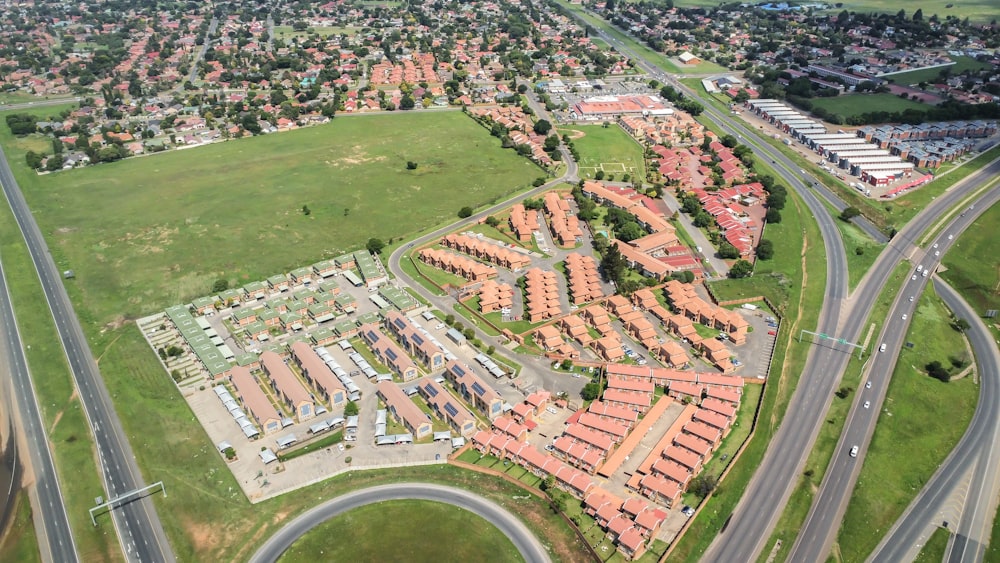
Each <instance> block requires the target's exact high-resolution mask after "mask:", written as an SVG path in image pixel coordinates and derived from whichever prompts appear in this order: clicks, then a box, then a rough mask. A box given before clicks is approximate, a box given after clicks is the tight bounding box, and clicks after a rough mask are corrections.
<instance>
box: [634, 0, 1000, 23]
mask: <svg viewBox="0 0 1000 563" xmlns="http://www.w3.org/2000/svg"><path fill="white" fill-rule="evenodd" d="M628 1H638V0H628ZM829 4H830V5H831V9H830V10H829V12H830V13H832V14H837V13H840V12H841V11H842V10H847V11H850V12H859V13H866V12H885V13H889V14H895V13H896V12H898V11H899V8H900V6H901V4H899V3H898V2H894V1H890V0H847V1H845V2H842V3H837V7H836V8H835V9H834V8H833V3H829ZM841 4H842V5H841ZM718 5H719V2H718V0H674V6H677V7H678V8H712V7H715V6H718ZM949 5H950V6H951V7H950V8H948V7H947V6H949ZM903 7H904V8H905V9H906V15H907V16H912V15H913V12H915V11H916V10H917V8H921V9H923V11H924V19H925V20H926V19H927V18H929V17H931V15H933V14H937V15H938V17H940V18H941V20H942V21H944V19H945V18H946V17H948V16H955V17H957V18H959V19H963V18H966V17H968V18H969V20H970V21H973V22H989V21H990V20H992V19H993V18H996V17H998V16H1000V10H998V9H997V6H996V3H995V2H994V1H993V0H958V1H955V0H919V1H918V2H914V3H912V4H906V5H904V6H903Z"/></svg>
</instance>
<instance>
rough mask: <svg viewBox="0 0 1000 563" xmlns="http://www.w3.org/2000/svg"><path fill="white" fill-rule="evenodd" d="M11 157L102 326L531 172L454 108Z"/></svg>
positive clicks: (486, 193) (352, 242)
mask: <svg viewBox="0 0 1000 563" xmlns="http://www.w3.org/2000/svg"><path fill="white" fill-rule="evenodd" d="M387 131H392V132H393V134H392V135H387V134H386V132H387ZM11 153H14V154H11ZM8 154H9V156H10V159H11V162H12V165H14V166H15V170H16V172H19V174H18V176H19V180H20V182H21V187H22V189H23V190H24V192H25V196H26V197H27V199H28V202H29V204H30V205H31V206H32V209H33V210H34V211H35V213H36V215H37V217H38V220H39V223H40V226H41V228H42V231H43V232H44V233H45V234H46V236H47V238H48V241H49V246H50V247H51V249H52V253H53V256H54V257H55V259H56V262H57V264H59V266H60V267H65V268H72V269H74V270H75V271H76V274H77V277H76V280H75V282H74V284H72V286H71V289H70V292H71V295H73V296H74V298H75V300H76V303H77V310H78V312H80V313H82V314H83V315H84V317H85V319H87V320H91V321H92V322H95V323H100V324H104V323H107V322H109V321H111V320H113V319H115V318H120V317H125V318H132V317H135V316H139V315H142V314H147V313H149V312H152V311H155V310H157V309H160V308H162V307H164V306H168V305H171V304H174V303H182V302H185V301H187V300H189V299H191V298H193V297H196V296H199V295H205V294H208V293H209V292H210V288H211V286H212V282H213V281H214V280H215V279H217V278H220V277H224V278H227V279H229V280H231V281H232V282H233V283H236V284H243V283H245V282H247V281H253V280H258V279H263V278H265V277H266V276H268V275H273V274H275V273H279V272H286V271H289V270H291V269H294V268H297V267H300V266H302V265H305V264H310V263H312V262H315V261H317V260H319V259H322V258H326V257H332V256H335V255H338V254H340V253H342V252H345V251H347V250H352V249H355V248H359V247H363V246H364V243H365V241H366V240H367V239H368V238H369V237H378V238H381V239H382V240H389V239H392V238H396V237H398V236H403V235H410V234H412V233H415V232H416V231H418V230H421V229H422V228H425V227H426V226H428V225H431V224H436V223H438V222H441V221H445V220H448V219H450V218H452V217H454V214H455V213H456V212H457V210H458V209H459V208H461V207H462V206H465V205H471V206H472V207H477V206H480V205H484V204H487V203H490V202H494V201H497V200H498V199H499V198H500V197H502V196H504V195H507V194H510V193H511V192H512V191H514V190H516V189H519V188H523V187H527V186H528V184H529V183H530V181H531V180H533V179H534V178H535V177H537V176H538V175H539V170H538V168H537V167H536V166H535V165H534V164H531V163H530V162H528V161H527V160H525V159H523V158H521V157H519V156H517V155H516V154H515V153H514V152H513V151H505V150H502V149H500V147H499V141H498V140H497V139H494V138H492V137H490V136H489V135H488V134H487V132H486V131H485V130H483V129H482V128H481V127H480V126H478V125H476V124H475V123H474V122H473V121H472V120H471V119H469V118H468V117H466V116H464V115H462V114H460V113H458V112H447V113H433V114H428V113H423V114H420V113H413V114H396V115H378V116H362V117H347V118H338V119H335V120H334V121H333V122H332V123H331V124H329V125H326V126H320V127H313V128H308V129H302V130H298V131H292V132H288V133H280V134H276V135H268V136H264V137H254V138H251V139H244V140H239V141H235V142H228V143H221V144H218V145H214V146H210V147H201V148H197V149H194V150H187V151H177V152H172V153H167V154H164V155H157V156H153V157H147V158H137V159H130V160H126V161H124V162H120V163H115V164H110V165H108V164H104V165H99V166H95V167H93V168H87V169H84V170H76V171H71V172H68V173H59V174H54V175H49V176H36V175H34V174H32V173H30V172H29V171H27V170H25V165H24V159H23V152H20V151H17V150H16V149H14V150H11V151H10V152H9V153H8ZM408 160H412V161H415V162H417V163H419V168H418V169H417V170H406V162H407V161H408ZM95 202H100V204H99V205H95ZM303 206H308V207H309V209H310V211H311V214H310V215H308V216H306V215H305V214H304V213H303V212H302V207H303ZM88 317H89V318H88Z"/></svg>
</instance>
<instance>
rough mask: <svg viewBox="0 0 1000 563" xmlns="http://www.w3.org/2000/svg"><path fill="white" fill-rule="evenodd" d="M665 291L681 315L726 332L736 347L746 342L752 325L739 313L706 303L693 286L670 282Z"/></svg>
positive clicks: (675, 281)
mask: <svg viewBox="0 0 1000 563" xmlns="http://www.w3.org/2000/svg"><path fill="white" fill-rule="evenodd" d="M663 289H664V293H665V294H666V297H667V301H668V302H669V303H670V305H671V307H673V308H674V310H676V311H677V312H678V313H679V314H681V315H684V316H685V317H688V318H689V319H691V320H692V321H694V322H698V323H701V324H703V325H705V326H707V327H709V328H714V329H716V330H720V331H723V332H725V333H726V335H727V337H728V338H729V339H730V340H732V341H733V343H734V344H736V345H740V344H743V343H745V342H746V338H747V331H748V329H749V327H750V323H749V322H747V320H746V319H744V318H743V316H742V315H741V314H740V313H739V312H738V311H732V310H729V309H726V308H724V307H720V306H718V305H716V304H714V303H710V302H708V301H705V300H704V299H702V298H701V297H699V296H698V294H697V292H696V291H695V288H694V286H693V285H691V284H686V283H683V282H680V281H677V280H670V281H669V282H667V284H666V285H665V286H664V288H663Z"/></svg>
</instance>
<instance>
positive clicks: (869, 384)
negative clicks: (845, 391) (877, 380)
mask: <svg viewBox="0 0 1000 563" xmlns="http://www.w3.org/2000/svg"><path fill="white" fill-rule="evenodd" d="M871 388H872V382H871V381H868V382H865V389H871Z"/></svg>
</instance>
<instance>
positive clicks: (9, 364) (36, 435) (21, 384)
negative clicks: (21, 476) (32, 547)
mask: <svg viewBox="0 0 1000 563" xmlns="http://www.w3.org/2000/svg"><path fill="white" fill-rule="evenodd" d="M0 331H2V332H3V341H2V343H0V349H2V350H3V357H4V359H5V364H6V365H5V367H6V368H7V369H4V370H0V377H2V378H3V382H2V387H0V389H2V392H3V393H4V394H5V395H7V393H8V392H12V394H11V395H9V396H11V397H13V399H14V400H12V401H10V406H12V407H14V408H17V409H18V411H19V416H16V417H13V418H14V420H15V422H14V423H13V424H12V430H13V431H14V432H15V433H23V434H24V438H25V442H26V443H27V445H28V457H29V460H30V463H31V471H32V475H33V476H34V489H35V497H36V499H37V502H36V503H35V505H34V506H35V508H36V509H37V510H39V511H40V512H41V514H37V515H34V522H35V531H36V535H37V536H38V548H39V550H40V552H41V554H42V560H43V561H53V562H57V563H62V562H72V561H79V560H80V558H79V557H78V556H77V553H76V543H74V541H73V530H72V529H71V528H70V525H69V517H68V516H67V515H66V506H65V504H63V497H62V491H61V490H60V488H59V476H58V475H57V474H56V467H55V463H54V462H53V461H52V452H50V451H49V437H48V433H47V432H46V431H45V424H44V423H43V422H42V414H41V409H40V408H39V406H38V398H37V397H36V396H35V386H34V383H33V382H32V380H31V373H30V371H29V369H28V360H27V358H25V355H24V347H23V343H22V342H21V334H20V331H18V328H17V322H16V317H15V316H14V307H13V304H12V302H11V299H10V292H9V291H8V289H7V279H6V277H5V275H4V270H3V266H2V265H0ZM18 422H20V423H21V425H18ZM10 442H11V443H12V444H13V443H16V442H17V438H16V437H15V438H14V439H12V440H10ZM67 477H68V476H67Z"/></svg>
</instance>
